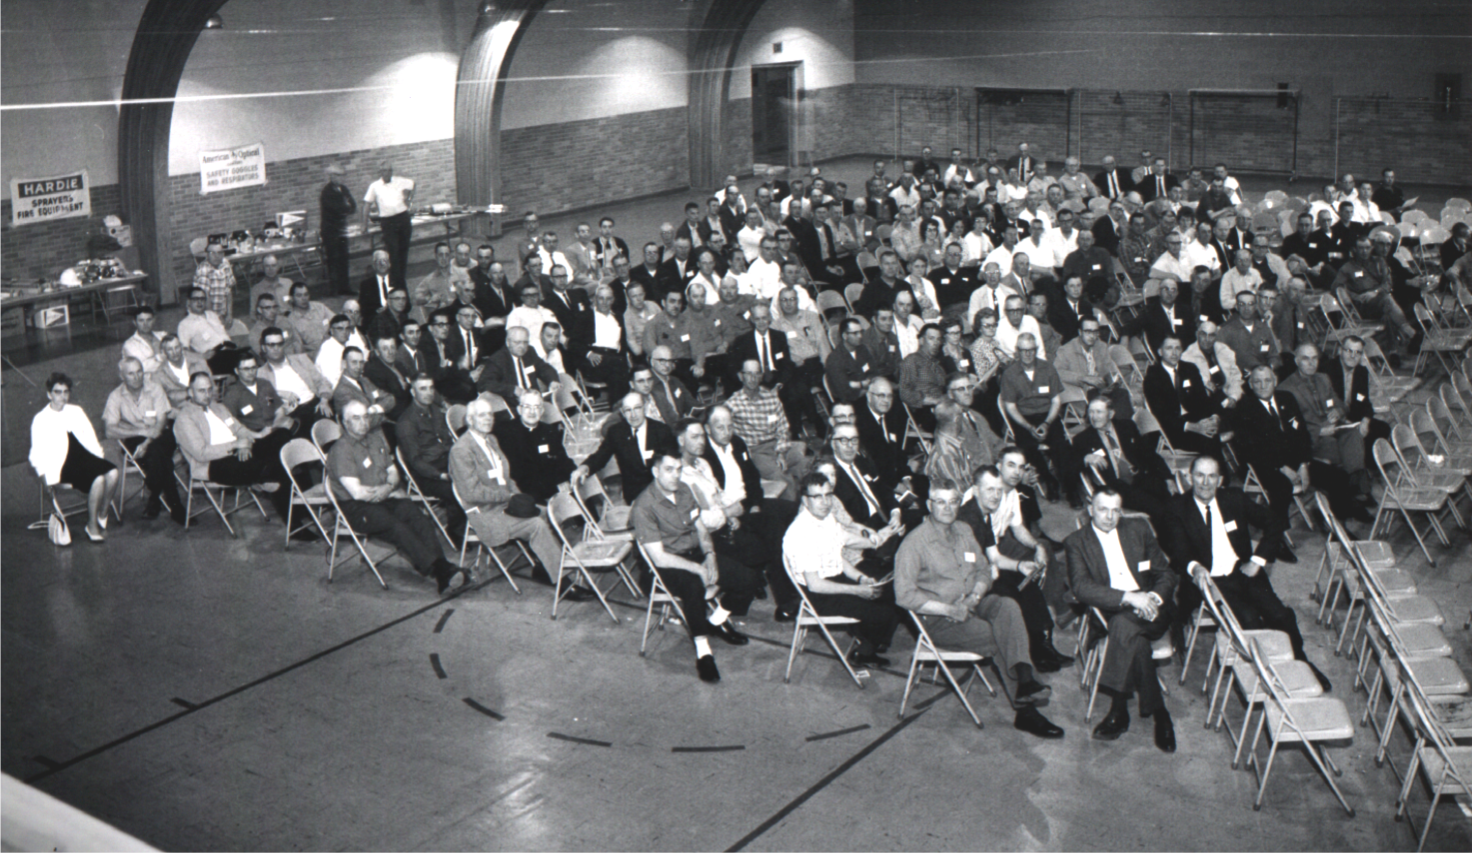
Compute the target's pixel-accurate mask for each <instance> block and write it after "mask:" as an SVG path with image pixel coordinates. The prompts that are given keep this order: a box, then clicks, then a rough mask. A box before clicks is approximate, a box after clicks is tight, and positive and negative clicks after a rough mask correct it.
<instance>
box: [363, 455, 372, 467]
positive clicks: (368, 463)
mask: <svg viewBox="0 0 1472 854" xmlns="http://www.w3.org/2000/svg"><path fill="white" fill-rule="evenodd" d="M363 468H365V469H370V468H373V460H372V459H371V458H368V457H364V458H363Z"/></svg>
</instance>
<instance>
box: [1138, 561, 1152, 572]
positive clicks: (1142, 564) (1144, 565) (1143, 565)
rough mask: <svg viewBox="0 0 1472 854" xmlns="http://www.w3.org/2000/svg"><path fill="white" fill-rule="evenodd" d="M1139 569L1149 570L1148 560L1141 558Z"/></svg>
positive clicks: (1142, 570)
mask: <svg viewBox="0 0 1472 854" xmlns="http://www.w3.org/2000/svg"><path fill="white" fill-rule="evenodd" d="M1140 571H1141V572H1149V571H1150V561H1148V560H1142V561H1140Z"/></svg>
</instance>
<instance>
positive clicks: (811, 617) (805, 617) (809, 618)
mask: <svg viewBox="0 0 1472 854" xmlns="http://www.w3.org/2000/svg"><path fill="white" fill-rule="evenodd" d="M782 569H783V570H785V571H786V572H787V577H788V578H789V579H791V580H792V586H793V587H796V588H797V593H798V596H800V597H801V598H802V603H801V604H800V605H799V606H798V608H797V619H795V620H793V623H792V648H791V649H789V650H788V652H787V670H786V671H785V672H784V673H783V674H782V681H783V682H791V681H792V663H793V662H794V661H796V660H797V653H798V650H800V649H802V648H803V645H804V644H806V643H807V637H808V631H809V630H810V629H814V628H816V629H817V630H818V631H820V632H822V633H823V639H824V640H826V641H828V646H829V647H830V648H831V649H832V650H833V654H834V655H836V656H838V661H839V663H840V664H842V665H843V669H844V670H846V671H848V675H849V678H850V679H852V680H854V684H855V685H858V686H859V688H860V689H862V688H863V687H864V680H863V679H861V678H859V674H858V673H857V672H856V671H855V670H854V668H853V665H852V664H850V663H849V660H848V652H849V650H851V649H853V646H854V643H853V642H850V643H849V648H848V649H847V650H846V649H842V648H840V647H839V646H838V641H837V640H835V639H834V638H833V633H832V632H830V631H828V627H829V626H854V625H858V622H859V621H858V620H856V619H854V618H853V617H825V616H823V615H822V614H819V613H818V609H817V608H815V607H813V603H812V601H811V600H810V599H808V590H807V588H806V587H804V586H803V585H802V584H801V583H800V582H799V581H798V579H797V574H796V573H794V572H793V571H792V562H791V561H790V560H788V559H787V555H786V554H783V555H782Z"/></svg>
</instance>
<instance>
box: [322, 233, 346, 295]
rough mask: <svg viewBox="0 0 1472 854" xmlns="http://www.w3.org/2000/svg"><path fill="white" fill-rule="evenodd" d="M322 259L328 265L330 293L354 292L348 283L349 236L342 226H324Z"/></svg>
mask: <svg viewBox="0 0 1472 854" xmlns="http://www.w3.org/2000/svg"><path fill="white" fill-rule="evenodd" d="M322 256H323V257H322V260H323V263H324V264H326V266H327V288H328V290H327V292H328V293H329V294H350V293H354V291H353V289H352V286H351V285H350V284H349V283H348V236H347V234H346V232H344V231H343V229H342V228H341V227H338V228H335V229H332V228H328V227H327V226H325V225H324V226H323V228H322Z"/></svg>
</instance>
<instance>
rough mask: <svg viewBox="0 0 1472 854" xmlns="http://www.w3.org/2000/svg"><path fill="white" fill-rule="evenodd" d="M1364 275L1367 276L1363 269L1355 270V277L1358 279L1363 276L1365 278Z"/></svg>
mask: <svg viewBox="0 0 1472 854" xmlns="http://www.w3.org/2000/svg"><path fill="white" fill-rule="evenodd" d="M1364 276H1365V274H1364V271H1362V270H1355V271H1354V277H1355V278H1356V279H1362V278H1364Z"/></svg>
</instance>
